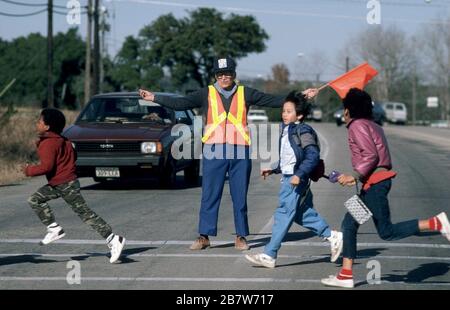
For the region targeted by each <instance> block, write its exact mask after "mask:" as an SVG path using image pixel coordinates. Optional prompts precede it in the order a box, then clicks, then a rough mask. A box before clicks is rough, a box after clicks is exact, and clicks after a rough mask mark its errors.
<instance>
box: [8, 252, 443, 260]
mask: <svg viewBox="0 0 450 310" xmlns="http://www.w3.org/2000/svg"><path fill="white" fill-rule="evenodd" d="M244 253H247V252H243V253H242V254H214V253H198V254H197V253H195V254H190V253H147V254H143V253H136V254H126V253H125V254H123V256H125V257H169V258H170V257H172V258H177V257H182V258H204V257H207V258H244ZM16 256H35V257H70V258H72V257H77V256H93V257H94V256H96V257H98V256H106V252H104V253H101V252H88V253H1V254H0V257H16ZM329 257H330V256H329V255H278V258H288V259H298V260H307V259H320V258H329ZM369 258H373V259H399V260H408V259H409V260H437V261H450V257H442V256H411V255H376V256H373V255H365V256H358V259H369Z"/></svg>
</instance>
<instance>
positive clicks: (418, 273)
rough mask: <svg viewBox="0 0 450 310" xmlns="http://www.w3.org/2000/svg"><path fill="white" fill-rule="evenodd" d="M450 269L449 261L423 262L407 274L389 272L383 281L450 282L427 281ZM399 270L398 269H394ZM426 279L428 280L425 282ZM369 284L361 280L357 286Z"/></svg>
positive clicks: (412, 282)
mask: <svg viewBox="0 0 450 310" xmlns="http://www.w3.org/2000/svg"><path fill="white" fill-rule="evenodd" d="M449 270H450V264H449V263H429V264H422V265H420V266H419V267H418V268H416V269H413V270H411V271H408V273H407V274H405V275H401V274H388V275H386V276H383V277H381V281H387V282H392V283H395V282H397V283H411V284H450V282H448V281H426V280H427V279H429V278H433V277H439V276H443V275H445V274H447V273H448V272H449ZM394 271H397V270H394ZM399 271H403V270H399ZM425 281H426V282H425ZM364 284H368V283H367V281H362V282H359V283H358V284H356V285H355V287H356V286H361V285H364Z"/></svg>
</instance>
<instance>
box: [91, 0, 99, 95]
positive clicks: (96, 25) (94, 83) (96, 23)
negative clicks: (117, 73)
mask: <svg viewBox="0 0 450 310" xmlns="http://www.w3.org/2000/svg"><path fill="white" fill-rule="evenodd" d="M99 2H100V0H95V6H94V68H93V69H94V70H93V73H94V80H93V81H92V93H93V95H96V94H98V93H99V89H100V87H99V85H100V38H99V36H100V25H99V15H100V14H99V13H100V12H99V6H100V4H99Z"/></svg>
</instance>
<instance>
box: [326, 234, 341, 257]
mask: <svg viewBox="0 0 450 310" xmlns="http://www.w3.org/2000/svg"><path fill="white" fill-rule="evenodd" d="M342 238H343V235H342V233H341V232H340V231H336V230H332V231H331V236H330V237H328V238H327V240H328V241H329V242H330V248H331V258H330V261H331V262H332V263H334V262H335V261H336V260H337V259H338V258H339V255H341V252H342V245H343V240H342Z"/></svg>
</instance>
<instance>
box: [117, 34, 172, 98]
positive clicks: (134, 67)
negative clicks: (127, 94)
mask: <svg viewBox="0 0 450 310" xmlns="http://www.w3.org/2000/svg"><path fill="white" fill-rule="evenodd" d="M141 55H142V48H141V45H140V42H139V41H138V40H137V39H135V38H134V37H133V36H128V37H126V38H125V42H124V43H123V46H122V48H121V49H120V51H119V53H118V54H117V56H116V58H115V59H114V67H113V68H112V70H111V78H112V80H113V81H114V82H113V83H114V84H115V85H116V88H117V89H116V90H120V91H122V90H129V91H134V90H137V89H138V88H139V87H151V88H152V89H153V90H160V89H161V87H160V85H159V80H160V79H161V78H162V77H163V76H164V72H163V71H162V70H161V68H160V67H158V66H155V65H153V64H152V63H148V62H146V63H144V62H143V60H142V57H141Z"/></svg>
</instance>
